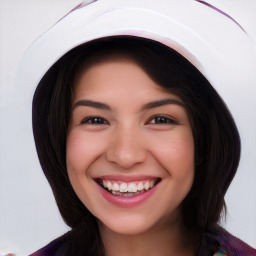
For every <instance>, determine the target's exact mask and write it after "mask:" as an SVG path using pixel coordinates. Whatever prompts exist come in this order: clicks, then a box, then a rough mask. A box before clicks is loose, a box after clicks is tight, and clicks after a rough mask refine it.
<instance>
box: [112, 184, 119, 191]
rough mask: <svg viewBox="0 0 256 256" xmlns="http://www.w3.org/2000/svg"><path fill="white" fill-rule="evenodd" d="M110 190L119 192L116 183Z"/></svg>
mask: <svg viewBox="0 0 256 256" xmlns="http://www.w3.org/2000/svg"><path fill="white" fill-rule="evenodd" d="M112 190H114V191H119V185H118V184H117V183H116V182H115V183H114V184H113V186H112Z"/></svg>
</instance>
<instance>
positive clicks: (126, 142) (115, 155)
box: [107, 129, 147, 169]
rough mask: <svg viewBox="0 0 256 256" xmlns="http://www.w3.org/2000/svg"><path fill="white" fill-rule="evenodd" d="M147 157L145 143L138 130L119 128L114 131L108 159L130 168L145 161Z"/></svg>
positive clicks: (124, 167)
mask: <svg viewBox="0 0 256 256" xmlns="http://www.w3.org/2000/svg"><path fill="white" fill-rule="evenodd" d="M146 157H147V150H146V148H145V143H144V141H143V138H142V136H140V134H139V133H138V132H136V131H134V130H131V129H130V130H127V129H126V130H125V129H119V130H116V131H115V132H114V134H113V136H112V137H111V143H110V145H109V147H108V150H107V160H108V161H110V162H112V163H115V164H117V165H119V166H120V167H122V168H123V169H129V168H132V167H133V166H134V165H137V164H139V163H143V162H144V161H145V159H146Z"/></svg>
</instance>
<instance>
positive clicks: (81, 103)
mask: <svg viewBox="0 0 256 256" xmlns="http://www.w3.org/2000/svg"><path fill="white" fill-rule="evenodd" d="M79 106H86V107H93V108H98V109H104V110H111V107H110V106H109V105H107V104H105V103H102V102H98V101H92V100H79V101H77V102H76V103H75V104H74V105H73V110H74V109H75V108H76V107H79Z"/></svg>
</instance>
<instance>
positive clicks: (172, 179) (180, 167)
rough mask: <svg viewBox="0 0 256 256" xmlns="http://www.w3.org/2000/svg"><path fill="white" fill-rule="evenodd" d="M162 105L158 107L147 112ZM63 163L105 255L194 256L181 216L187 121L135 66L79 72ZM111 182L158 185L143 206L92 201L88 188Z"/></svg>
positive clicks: (189, 150) (94, 190)
mask: <svg viewBox="0 0 256 256" xmlns="http://www.w3.org/2000/svg"><path fill="white" fill-rule="evenodd" d="M166 99H169V100H170V101H169V102H165V104H164V103H163V102H162V105H161V104H160V105H161V106H153V104H150V103H152V102H156V101H157V102H159V101H162V100H166ZM92 101H93V102H98V103H100V104H97V105H95V104H93V103H91V102H92ZM88 102H89V104H88ZM106 105H107V106H106ZM155 105H156V104H155ZM158 105H159V104H158ZM159 116H161V117H162V118H161V120H162V122H160V123H159V122H158V120H159V119H157V118H156V117H159ZM95 117H96V119H95ZM66 161H67V169H68V175H69V178H70V181H71V184H72V186H73V188H74V190H75V192H76V194H77V195H78V197H79V198H80V200H81V201H82V202H83V204H84V205H85V206H86V207H87V208H88V209H89V211H91V212H92V214H93V215H94V216H96V218H97V219H98V222H99V227H100V232H101V235H102V239H103V243H104V246H105V249H106V255H111V256H115V255H122V256H125V255H133V256H136V255H138V256H143V255H147V256H148V255H159V256H161V255H172V254H173V255H195V241H194V238H193V236H192V235H191V234H190V233H189V232H188V231H187V230H186V229H185V228H184V227H183V223H182V217H181V213H180V204H181V203H182V201H183V200H184V198H185V197H186V195H187V194H188V192H189V191H190V189H191V186H192V183H193V179H194V141H193V135H192V130H191V126H190V123H189V119H188V116H187V113H186V110H185V108H184V106H183V102H182V101H181V99H180V98H179V97H177V96H176V95H174V94H171V93H170V92H167V91H165V90H164V89H163V88H162V87H160V86H159V85H158V84H156V83H155V82H154V81H153V80H152V79H151V78H150V77H149V76H148V75H147V73H146V72H145V71H143V69H142V68H140V67H139V66H138V65H137V64H136V63H135V62H134V61H132V60H130V59H127V58H124V57H120V58H113V59H110V60H105V61H102V62H100V63H97V64H94V65H92V66H90V67H89V68H86V70H85V71H83V72H82V74H81V75H80V77H79V78H78V80H77V82H76V84H75V88H74V99H73V108H72V114H71V119H70V124H69V131H68V136H67V153H66ZM116 175H118V177H120V178H119V179H120V180H122V178H124V179H125V178H127V177H131V176H132V177H133V179H135V180H136V179H137V178H139V177H141V176H147V177H157V178H160V179H161V181H160V182H159V184H158V185H157V188H156V189H155V191H154V193H153V194H152V195H151V196H150V197H149V198H148V199H147V200H145V201H143V202H142V203H140V204H138V205H136V206H133V207H120V206H117V205H115V204H113V203H111V202H109V201H108V200H106V199H105V198H104V197H103V196H102V194H101V193H99V185H98V184H97V182H96V181H95V179H96V178H98V177H105V176H108V177H110V178H111V177H112V176H116Z"/></svg>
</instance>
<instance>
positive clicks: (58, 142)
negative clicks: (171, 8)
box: [32, 32, 256, 256]
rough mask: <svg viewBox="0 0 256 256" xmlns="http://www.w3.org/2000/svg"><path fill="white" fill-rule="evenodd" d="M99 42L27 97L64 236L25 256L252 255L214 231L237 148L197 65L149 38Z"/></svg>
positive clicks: (75, 54)
mask: <svg viewBox="0 0 256 256" xmlns="http://www.w3.org/2000/svg"><path fill="white" fill-rule="evenodd" d="M124 35H130V36H124ZM98 38H100V39H97V40H88V43H85V44H82V45H81V46H78V47H76V48H74V49H72V50H70V51H69V52H67V53H66V54H65V55H64V56H63V57H61V58H60V59H59V60H58V61H57V62H56V63H55V64H54V65H53V66H52V67H51V68H50V69H49V71H47V72H46V74H45V75H44V77H43V78H42V79H41V81H40V83H39V85H38V87H37V89H36V92H35V96H34V100H33V131H34V136H35V142H36V147H37V151H38V155H39V160H40V163H41V165H42V168H43V171H44V173H45V175H46V177H47V179H48V181H49V182H50V185H51V187H52V189H53V192H54V195H55V198H56V201H57V204H58V207H59V209H60V212H61V214H62V216H63V219H64V220H65V222H66V223H67V224H68V225H69V226H70V227H71V228H72V230H71V231H70V232H69V233H67V234H66V235H64V236H63V237H61V238H59V239H57V240H55V241H54V242H52V243H51V244H49V245H48V246H46V247H45V248H43V249H42V250H40V251H39V252H37V253H34V254H32V255H112V256H114V255H130V254H133V255H146V254H147V255H150V253H151V254H152V255H172V254H173V255H223V254H224V255H254V254H255V253H256V252H255V250H254V249H252V248H251V247H249V246H248V245H246V244H245V243H243V242H242V241H240V240H238V239H237V238H235V237H233V236H231V235H230V234H228V233H227V232H226V231H225V230H223V229H222V228H221V227H220V226H219V225H218V221H219V220H220V217H221V212H222V210H223V208H224V206H225V204H224V195H225V193H226V190H227V188H228V186H229V185H230V182H231V181H232V178H233V176H234V175H235V172H236V169H237V166H238V162H239V155H240V141H239V135H238V132H237V129H236V126H235V123H234V121H233V119H232V117H231V115H230V113H229V111H228V109H227V108H226V106H225V104H224V103H223V101H222V100H221V98H220V96H219V95H218V94H217V93H216V91H215V90H214V89H213V88H212V86H211V85H210V83H209V82H208V81H207V79H206V78H205V77H204V76H203V75H202V74H201V73H200V72H199V71H198V70H197V69H196V68H195V66H194V65H197V64H198V63H196V61H194V62H192V63H193V64H194V65H192V64H191V63H190V62H189V61H188V60H187V59H189V60H190V61H191V59H193V58H192V57H191V56H189V55H187V54H186V53H185V54H184V49H181V48H179V47H168V46H165V45H164V44H162V43H159V42H157V41H160V40H157V39H158V38H157V37H156V38H154V39H155V40H154V41H153V40H150V39H146V38H145V37H144V38H142V37H138V36H136V37H135V36H134V34H132V33H128V32H127V33H126V34H124V33H120V34H119V36H116V35H114V36H113V37H103V36H101V37H98ZM148 38H150V37H148ZM160 42H161V41H160ZM171 48H175V49H176V50H178V49H179V52H180V53H183V55H185V56H186V57H187V59H186V58H184V57H183V56H182V55H180V54H179V53H178V52H176V51H175V50H172V49H171Z"/></svg>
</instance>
